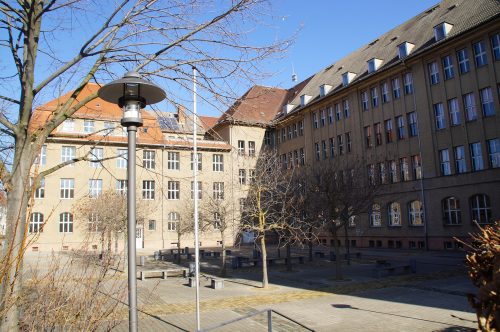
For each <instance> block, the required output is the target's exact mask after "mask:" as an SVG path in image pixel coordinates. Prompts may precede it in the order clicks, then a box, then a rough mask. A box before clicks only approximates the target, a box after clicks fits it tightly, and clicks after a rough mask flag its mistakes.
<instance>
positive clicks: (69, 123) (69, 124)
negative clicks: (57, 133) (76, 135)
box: [62, 119, 75, 132]
mask: <svg viewBox="0 0 500 332" xmlns="http://www.w3.org/2000/svg"><path fill="white" fill-rule="evenodd" d="M62 129H63V131H66V132H73V131H75V121H74V120H73V119H66V120H64V122H63V124H62Z"/></svg>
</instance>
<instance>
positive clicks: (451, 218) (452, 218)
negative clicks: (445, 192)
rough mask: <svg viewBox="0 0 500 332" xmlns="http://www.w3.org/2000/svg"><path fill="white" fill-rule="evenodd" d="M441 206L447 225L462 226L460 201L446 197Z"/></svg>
mask: <svg viewBox="0 0 500 332" xmlns="http://www.w3.org/2000/svg"><path fill="white" fill-rule="evenodd" d="M441 205H442V211H443V221H444V223H445V225H460V224H461V223H462V213H461V211H460V200H459V199H458V198H456V197H453V196H452V197H446V198H445V199H443V200H442V201H441Z"/></svg>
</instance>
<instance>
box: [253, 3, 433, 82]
mask: <svg viewBox="0 0 500 332" xmlns="http://www.w3.org/2000/svg"><path fill="white" fill-rule="evenodd" d="M438 2H439V1H437V0H378V1H368V0H350V1H345V0H343V1H340V0H309V1H304V0H277V1H276V0H275V1H274V2H273V4H274V12H275V13H274V14H275V16H277V17H278V18H279V20H278V25H277V29H276V30H277V34H278V37H285V36H289V35H291V34H292V33H293V32H294V31H295V30H297V28H299V27H302V28H301V31H300V32H299V35H298V38H297V39H296V41H295V44H294V45H293V46H292V48H291V49H290V51H289V54H288V55H287V58H285V59H283V60H281V61H278V62H277V63H275V64H274V65H273V68H274V70H275V71H278V74H277V75H275V77H272V78H269V79H266V80H265V81H263V82H262V84H263V85H269V86H280V87H283V88H289V87H290V86H292V85H293V84H292V81H291V74H292V64H293V67H294V69H295V73H296V74H297V75H298V82H300V81H302V80H304V79H306V78H307V77H309V76H310V75H313V74H314V73H316V72H318V71H320V70H321V69H322V68H324V67H327V66H328V65H330V64H332V63H334V62H335V61H337V60H339V59H341V58H343V57H344V56H346V55H348V54H349V53H351V52H353V51H355V50H356V49H358V48H360V47H361V46H363V45H365V44H367V43H369V42H371V41H372V40H374V39H376V37H377V36H379V35H381V34H383V33H385V32H387V31H389V30H391V29H392V28H394V27H396V26H397V25H399V24H401V23H403V22H405V21H407V20H408V19H410V18H412V17H413V16H415V15H417V14H419V13H421V12H423V11H425V10H426V9H428V8H429V7H432V6H434V5H435V4H437V3H438Z"/></svg>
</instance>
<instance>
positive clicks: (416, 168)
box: [411, 154, 422, 180]
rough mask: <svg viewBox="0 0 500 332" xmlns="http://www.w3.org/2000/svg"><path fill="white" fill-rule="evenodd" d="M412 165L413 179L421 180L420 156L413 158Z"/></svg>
mask: <svg viewBox="0 0 500 332" xmlns="http://www.w3.org/2000/svg"><path fill="white" fill-rule="evenodd" d="M411 165H412V169H413V178H414V179H415V180H420V179H421V178H422V158H421V157H420V155H419V154H416V155H413V156H411Z"/></svg>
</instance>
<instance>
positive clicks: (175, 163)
mask: <svg viewBox="0 0 500 332" xmlns="http://www.w3.org/2000/svg"><path fill="white" fill-rule="evenodd" d="M167 169H169V170H174V171H179V170H180V169H181V155H180V153H179V152H175V151H168V152H167Z"/></svg>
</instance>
